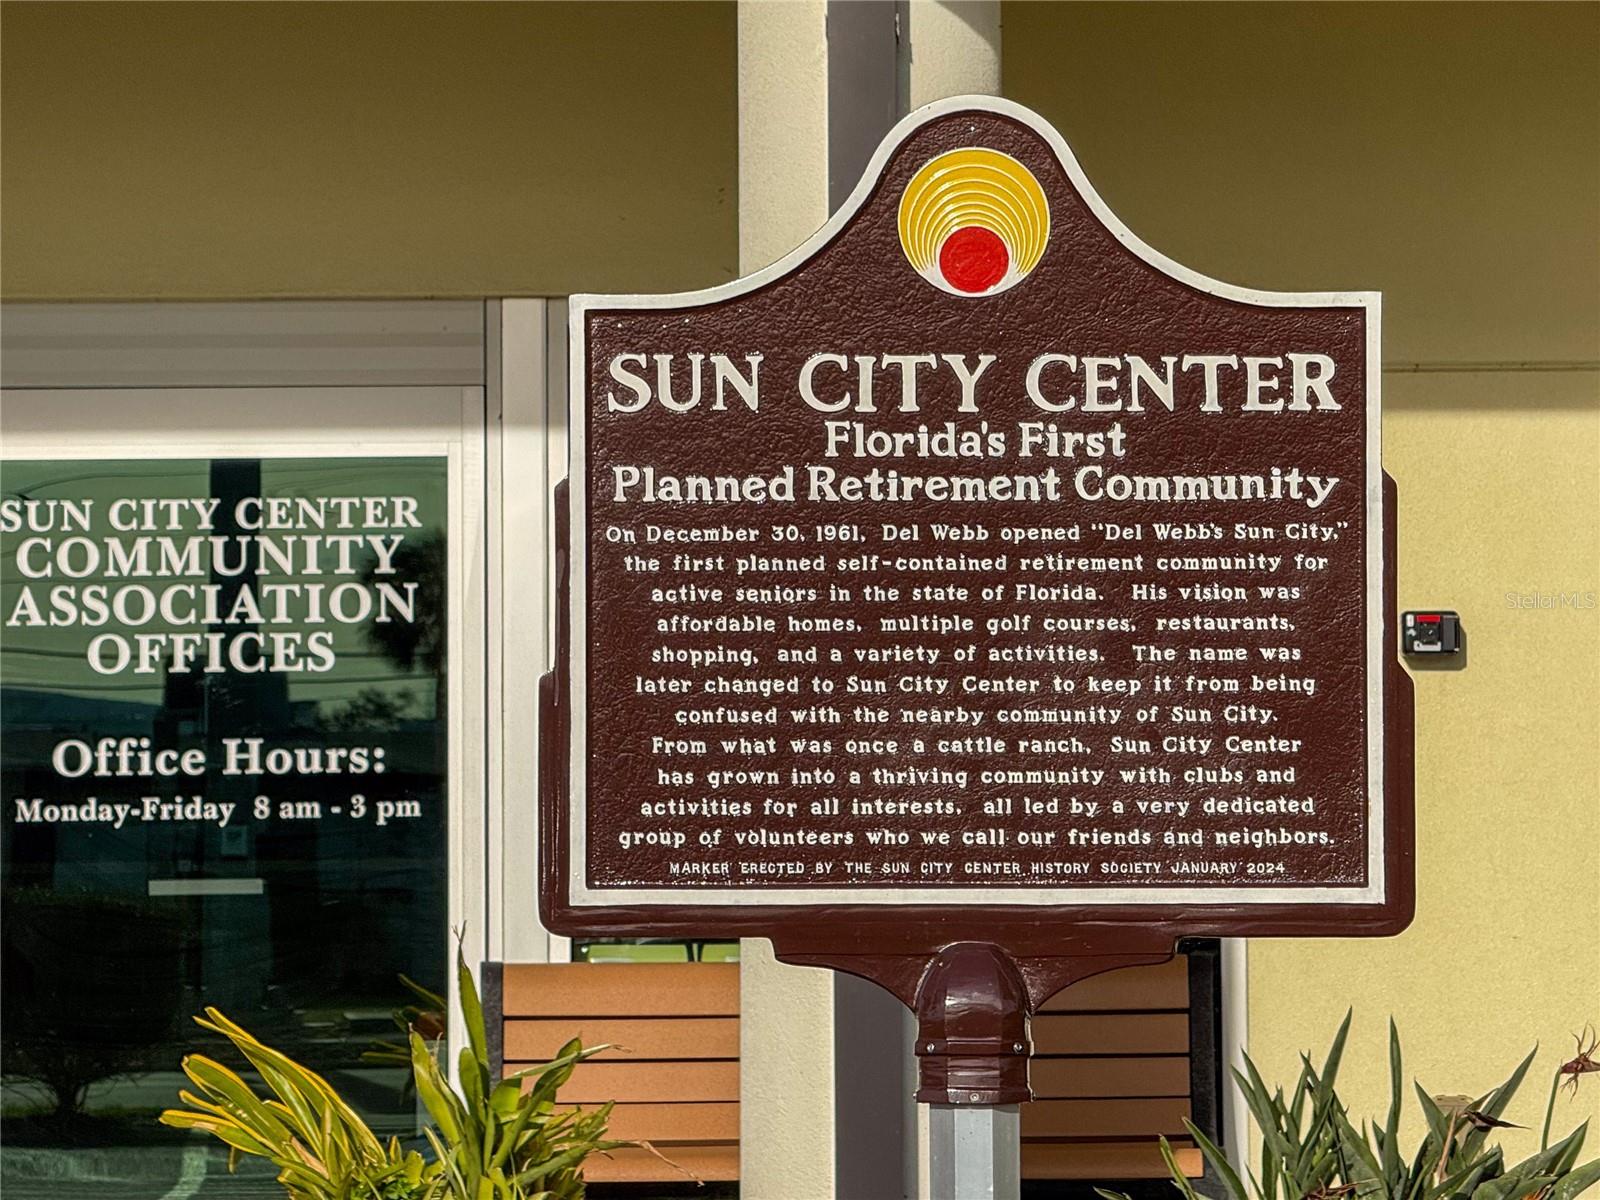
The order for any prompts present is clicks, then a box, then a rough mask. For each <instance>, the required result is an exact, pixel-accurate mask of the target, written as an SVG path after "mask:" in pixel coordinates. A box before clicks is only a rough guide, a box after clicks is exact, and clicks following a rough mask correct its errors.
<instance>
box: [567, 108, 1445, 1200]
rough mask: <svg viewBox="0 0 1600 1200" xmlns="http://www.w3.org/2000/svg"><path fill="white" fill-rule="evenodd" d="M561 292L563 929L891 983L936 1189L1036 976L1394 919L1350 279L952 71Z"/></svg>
mask: <svg viewBox="0 0 1600 1200" xmlns="http://www.w3.org/2000/svg"><path fill="white" fill-rule="evenodd" d="M1180 182H1181V181H1180ZM569 311H570V320H571V328H570V339H571V340H570V354H569V358H570V371H571V415H570V416H571V420H570V428H571V437H570V446H571V462H570V467H571V471H570V477H569V483H567V484H563V485H562V486H561V488H560V489H559V490H558V499H557V522H558V543H559V544H560V545H561V547H562V550H561V551H560V553H559V559H558V564H557V575H558V579H559V581H560V587H561V593H562V602H561V605H560V609H559V617H558V624H557V644H558V655H557V661H558V664H559V666H558V669H557V671H556V672H555V674H554V675H552V676H551V677H549V678H547V679H546V680H545V681H544V683H543V686H542V688H541V718H542V719H541V731H540V738H541V771H540V779H541V821H540V838H541V841H540V893H541V894H540V907H541V910H542V914H543V918H544V923H545V925H546V926H547V927H548V928H550V929H552V930H554V931H555V932H558V933H563V934H568V935H573V936H588V937H624V938H626V937H657V938H659V937H707V936H712V937H769V938H771V939H772V942H773V945H774V950H775V952H776V954H777V956H778V958H780V959H782V960H783V961H785V962H792V963H799V964H806V965H814V966H825V967H830V968H833V969H835V970H842V971H847V972H850V973H852V974H855V975H858V976H860V977H862V978H864V979H868V980H871V981H872V982H874V983H876V984H878V985H879V986H881V987H884V988H886V989H887V990H888V991H890V992H892V993H893V994H894V995H895V996H896V997H898V998H899V999H900V1000H901V1001H902V1002H903V1003H904V1004H906V1005H907V1006H908V1007H910V1008H911V1009H912V1010H913V1011H914V1012H915V1013H916V1014H917V1018H918V1026H919V1032H918V1040H917V1049H916V1052H917V1055H918V1058H919V1061H920V1064H921V1090H920V1091H919V1093H918V1099H919V1100H921V1101H923V1102H925V1103H929V1104H931V1105H933V1106H934V1107H933V1111H932V1117H933V1122H934V1129H935V1132H936V1135H937V1137H936V1155H935V1161H936V1166H937V1174H938V1179H939V1187H940V1188H942V1189H947V1190H948V1194H949V1195H951V1196H957V1195H959V1196H963V1197H964V1196H967V1195H974V1196H976V1195H996V1196H999V1195H1014V1194H1015V1187H1016V1181H1017V1178H1018V1173H1019V1172H1018V1166H1017V1164H1018V1158H1017V1153H1016V1138H1015V1134H1016V1132H1017V1129H1018V1121H1019V1117H1018V1111H1017V1106H1018V1105H1020V1104H1022V1103H1024V1102H1026V1101H1027V1100H1028V1099H1029V1098H1030V1093H1029V1088H1028V1055H1029V1039H1028V1018H1029V1016H1030V1014H1032V1013H1034V1012H1037V1011H1038V1010H1039V1008H1040V1006H1041V1005H1043V1004H1044V1002H1045V1001H1046V1000H1047V999H1048V998H1049V997H1050V996H1051V995H1053V994H1054V993H1055V992H1057V991H1059V990H1060V989H1061V988H1063V987H1066V986H1068V985H1069V984H1071V983H1072V982H1074V981H1075V980H1078V979H1082V978H1085V977H1087V976H1090V975H1094V974H1097V973H1099V972H1102V971H1107V970H1111V969H1114V968H1116V967H1122V966H1128V965H1131V964H1137V963H1158V962H1163V961H1165V960H1167V959H1169V958H1171V956H1172V955H1173V952H1174V949H1175V947H1176V944H1177V941H1178V939H1179V938H1180V937H1185V936H1208V937H1217V936H1252V937H1261V936H1278V935H1283V936H1315V935H1318V934H1335V935H1338V936H1342V937H1350V936H1362V935H1368V936H1373V935H1384V934H1391V933H1395V932H1398V931H1399V930H1400V929H1402V928H1404V927H1405V925H1406V924H1407V923H1408V922H1409V921H1410V918H1411V912H1412V902H1413V862H1412V857H1413V849H1412V843H1413V815H1412V762H1411V729H1412V724H1411V691H1410V681H1409V678H1408V676H1406V674H1405V672H1404V671H1402V670H1401V669H1400V667H1399V665H1398V662H1397V660H1396V656H1395V645H1394V634H1395V631H1394V628H1393V612H1394V609H1395V594H1394V590H1395V570H1394V546H1395V540H1394V539H1395V532H1394V531H1395V496H1394V489H1393V485H1392V484H1391V483H1390V482H1389V481H1388V480H1387V478H1386V477H1385V476H1384V475H1383V473H1382V469H1381V465H1380V453H1379V444H1378V443H1379V431H1380V423H1379V396H1378V391H1379V384H1380V374H1381V372H1380V361H1381V358H1380V354H1379V331H1378V327H1379V315H1380V303H1379V297H1378V296H1377V295H1376V294H1375V293H1369V292H1335V293H1294V294H1290V293H1277V292H1262V291H1255V290H1251V289H1246V288H1238V287H1233V286H1231V285H1228V284H1224V283H1220V282H1218V281H1216V280H1213V279H1208V278H1207V277H1205V276H1203V275H1200V274H1198V273H1197V272H1194V271H1190V270H1188V269H1186V268H1184V267H1182V266H1180V265H1178V264H1177V263H1174V262H1173V261H1172V260H1170V259H1168V258H1166V257H1165V256H1163V255H1161V254H1160V253H1159V252H1158V251H1156V250H1154V249H1152V248H1150V247H1149V246H1146V245H1145V244H1144V243H1143V242H1142V241H1140V240H1139V238H1138V237H1137V236H1136V235H1135V234H1133V233H1132V232H1131V231H1130V230H1128V229H1127V228H1126V227H1125V226H1124V225H1122V223H1121V222H1120V221H1118V220H1117V218H1116V217H1115V215H1114V214H1112V213H1111V211H1110V210H1109V209H1108V208H1107V207H1106V205H1105V203H1104V202H1103V201H1102V200H1101V199H1100V198H1099V196H1098V195H1096V193H1095V191H1094V189H1093V188H1092V187H1091V186H1090V184H1089V181H1088V180H1087V178H1086V177H1085V176H1084V174H1083V172H1082V170H1081V168H1080V167H1079V166H1078V164H1077V162H1076V160H1075V159H1074V158H1073V156H1072V153H1071V151H1070V150H1069V149H1068V148H1067V146H1066V145H1065V143H1064V142H1063V141H1062V140H1061V138H1060V136H1059V135H1058V134H1057V133H1056V132H1055V130H1053V129H1051V128H1050V127H1049V126H1048V125H1047V124H1046V123H1045V122H1043V121H1042V120H1040V119H1039V118H1038V117H1037V116H1036V115H1035V114H1033V113H1031V112H1029V111H1027V110H1026V109H1023V108H1021V107H1019V106H1017V105H1015V104H1011V103H1009V102H1006V101H1002V100H995V99H992V98H988V97H964V98H959V99H955V100H948V101H942V102H940V103H938V104H935V105H931V106H929V107H928V108H925V109H923V110H921V111H919V112H917V113H914V114H912V115H911V116H910V117H908V118H906V120H904V121H902V122H901V123H900V124H899V125H898V126H897V127H896V128H895V129H894V130H893V131H892V132H891V133H890V135H889V136H888V138H886V139H885V141H884V143H883V145H882V146H881V147H880V148H879V150H878V152H877V154H876V155H875V156H874V158H873V160H872V162H871V164H870V165H869V166H868V168H867V171H866V174H865V176H864V177H863V179H862V180H861V182H860V184H858V186H857V187H856V189H855V191H854V192H853V193H852V194H851V196H850V197H849V198H848V199H847V200H846V201H845V202H844V203H843V204H842V205H841V206H840V208H839V210H838V211H837V212H836V213H835V214H834V216H833V217H832V218H831V219H830V220H829V221H828V223H827V224H826V225H825V226H824V227H823V228H822V229H821V230H819V231H818V232H817V233H816V234H815V235H814V236H813V237H812V238H811V239H810V240H809V241H807V242H806V244H805V245H803V246H801V247H799V248H798V249H797V250H795V251H794V252H793V253H792V254H790V255H789V256H788V257H786V258H785V259H783V260H781V261H779V262H778V263H775V264H773V265H772V266H771V267H768V268H766V269H765V270H763V271H760V272H758V273H757V274H755V275H753V276H751V277H749V278H746V279H741V280H737V281H734V282H732V283H729V284H725V285H723V286H720V287H715V288H710V289H707V290H705V291H702V292H694V293H688V294H684V295H674V296H575V297H573V298H572V302H571V305H570V310H569ZM1335 714H1336V715H1335ZM969 1152H971V1153H969ZM1007 1189H1010V1190H1007ZM940 1194H945V1192H941V1193H940Z"/></svg>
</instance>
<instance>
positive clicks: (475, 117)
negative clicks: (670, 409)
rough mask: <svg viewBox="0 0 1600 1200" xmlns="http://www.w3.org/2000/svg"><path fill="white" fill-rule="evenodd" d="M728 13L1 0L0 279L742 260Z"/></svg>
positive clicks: (591, 279)
mask: <svg viewBox="0 0 1600 1200" xmlns="http://www.w3.org/2000/svg"><path fill="white" fill-rule="evenodd" d="M735 16H736V13H735V9H734V6H733V5H731V4H680V3H675V4H602V5H581V4H543V3H538V4H533V3H530V4H497V3H487V4H466V3H463V4H456V3H447V4H436V3H417V4H409V3H400V4H391V3H371V4H278V3H268V4H253V3H248V4H247V3H211V4H166V3H159V4H151V3H112V4H103V3H85V4H58V3H31V2H28V3H21V2H13V3H7V4H6V5H5V13H4V22H3V29H0V54H3V62H0V86H3V101H0V104H3V107H0V114H3V120H4V140H3V142H0V168H3V171H0V193H3V198H4V242H3V246H0V249H3V255H0V287H3V292H4V295H5V298H6V299H8V300H19V299H49V300H56V299H72V300H82V299H144V298H153V299H178V298H186V299H191V298H201V299H212V298H215V299H228V298H258V297H276V296H304V297H323V296H374V297H378V296H382V297H400V296H485V295H487V296H497V295H530V294H531V295H561V294H565V293H567V292H572V291H584V290H596V291H612V290H615V291H655V290H673V289H680V288H685V287H697V286H705V285H707V284H710V283H715V282H720V281H721V280H724V279H728V278H731V277H732V276H733V275H734V273H735V272H736V270H737V265H738V263H737V259H738V231H737V211H736V205H735V193H736V189H737V178H736V168H737V121H738V89H737V78H738V76H737V70H736V60H735Z"/></svg>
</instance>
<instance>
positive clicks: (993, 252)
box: [939, 225, 1011, 293]
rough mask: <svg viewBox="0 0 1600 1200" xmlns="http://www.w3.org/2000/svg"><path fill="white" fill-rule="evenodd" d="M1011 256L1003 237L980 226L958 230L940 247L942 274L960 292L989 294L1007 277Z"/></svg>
mask: <svg viewBox="0 0 1600 1200" xmlns="http://www.w3.org/2000/svg"><path fill="white" fill-rule="evenodd" d="M1010 265H1011V255H1010V253H1009V252H1007V250H1006V244H1005V243H1004V242H1003V241H1001V240H1000V236H999V235H998V234H996V233H994V232H993V231H991V230H988V229H983V228H981V227H979V226H977V225H968V226H966V227H965V228H964V229H958V230H956V231H955V232H954V233H952V234H951V235H950V236H949V237H947V238H945V240H944V245H942V246H940V247H939V271H940V273H941V274H942V275H943V276H944V278H945V282H946V283H948V284H949V285H950V286H951V287H953V288H955V289H956V291H958V292H967V293H976V292H986V291H988V290H989V289H990V288H992V287H993V286H994V285H995V284H997V283H999V282H1000V281H1001V280H1002V279H1004V278H1005V277H1006V269H1007V268H1008V267H1009V266H1010Z"/></svg>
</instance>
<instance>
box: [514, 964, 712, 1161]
mask: <svg viewBox="0 0 1600 1200" xmlns="http://www.w3.org/2000/svg"><path fill="white" fill-rule="evenodd" d="M484 1007H485V1014H484V1015H485V1018H486V1021H487V1023H488V1025H489V1033H490V1041H491V1045H490V1053H491V1054H492V1055H494V1056H495V1057H497V1058H498V1059H499V1061H500V1062H501V1063H502V1069H503V1072H504V1073H510V1072H512V1071H520V1070H523V1069H524V1068H526V1067H531V1066H536V1065H538V1064H539V1063H540V1062H542V1061H545V1060H547V1059H549V1058H550V1057H551V1056H552V1055H554V1054H555V1052H556V1051H557V1050H559V1049H560V1048H561V1046H562V1044H563V1043H565V1042H566V1041H567V1040H568V1039H570V1038H574V1037H580V1038H582V1039H583V1041H584V1044H585V1045H600V1044H602V1043H609V1044H611V1045H614V1046H616V1047H617V1049H615V1050H609V1051H607V1052H606V1053H605V1054H602V1055H600V1056H599V1057H597V1058H595V1059H593V1060H591V1061H589V1062H586V1063H584V1064H582V1065H581V1066H579V1067H578V1068H577V1069H576V1070H575V1071H573V1073H572V1079H571V1081H570V1082H569V1083H568V1084H567V1086H566V1087H565V1088H563V1089H562V1092H561V1098H562V1099H563V1100H566V1101H568V1102H571V1103H573V1104H578V1105H582V1106H584V1107H590V1106H593V1105H598V1104H603V1103H604V1102H606V1101H607V1100H615V1101H616V1102H617V1106H616V1108H615V1109H613V1110H612V1117H611V1132H612V1135H613V1136H615V1137H617V1138H622V1139H626V1140H629V1141H648V1142H650V1143H651V1144H652V1145H654V1146H656V1147H657V1148H658V1149H659V1150H660V1151H661V1152H662V1153H663V1154H665V1155H666V1156H667V1157H668V1158H670V1159H672V1161H673V1162H675V1163H677V1164H678V1165H679V1166H681V1167H683V1168H684V1170H686V1171H690V1172H693V1174H694V1175H696V1176H698V1177H699V1178H701V1179H704V1180H708V1181H717V1180H734V1179H738V1178H739V964H738V963H736V962H732V963H713V962H698V963H671V962H663V963H598V964H595V963H551V964H538V965H532V964H530V965H510V964H507V965H504V966H502V965H501V964H499V963H489V964H487V965H486V966H485V969H484ZM497 1032H498V1033H499V1035H500V1040H499V1042H498V1044H495V1034H496V1033H497ZM584 1175H585V1177H586V1178H587V1179H589V1180H590V1181H591V1182H597V1183H598V1182H614V1183H623V1182H640V1183H643V1182H658V1181H671V1180H676V1179H682V1178H683V1176H681V1175H679V1174H678V1173H676V1172H674V1171H673V1170H672V1168H671V1167H670V1166H668V1165H667V1164H666V1163H663V1162H662V1161H661V1160H660V1159H659V1158H657V1157H656V1156H654V1155H652V1154H651V1153H650V1152H649V1151H647V1150H617V1151H613V1152H612V1154H611V1156H610V1157H609V1158H595V1159H592V1160H591V1161H590V1163H589V1164H588V1166H587V1167H586V1168H585V1171H584Z"/></svg>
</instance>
